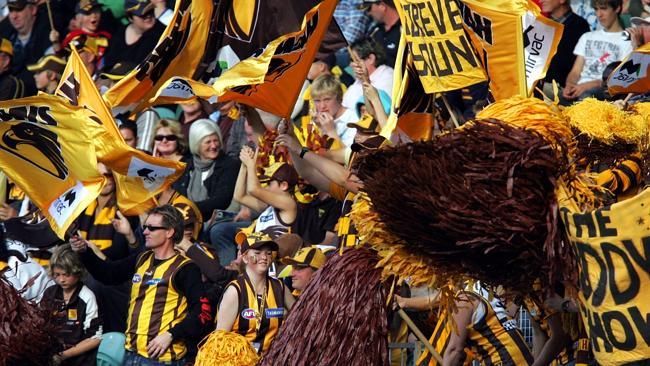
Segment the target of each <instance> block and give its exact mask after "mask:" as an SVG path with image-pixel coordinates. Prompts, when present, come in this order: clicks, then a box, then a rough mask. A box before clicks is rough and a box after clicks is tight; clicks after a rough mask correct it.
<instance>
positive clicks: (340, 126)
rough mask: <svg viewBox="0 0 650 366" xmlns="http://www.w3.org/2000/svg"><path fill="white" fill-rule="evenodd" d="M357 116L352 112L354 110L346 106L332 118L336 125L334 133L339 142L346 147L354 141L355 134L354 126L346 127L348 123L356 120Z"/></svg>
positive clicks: (357, 119)
mask: <svg viewBox="0 0 650 366" xmlns="http://www.w3.org/2000/svg"><path fill="white" fill-rule="evenodd" d="M358 121H359V117H358V116H357V114H356V113H355V112H354V110H352V109H350V108H348V109H346V110H345V112H343V114H342V115H341V116H340V117H339V118H337V119H335V120H334V126H335V127H336V134H337V135H338V136H339V138H340V139H341V142H342V143H343V145H345V146H346V147H348V146H350V145H352V144H353V143H354V136H355V135H356V134H357V129H356V128H350V127H348V123H353V122H358Z"/></svg>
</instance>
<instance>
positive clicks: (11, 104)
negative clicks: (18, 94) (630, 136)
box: [0, 94, 106, 238]
mask: <svg viewBox="0 0 650 366" xmlns="http://www.w3.org/2000/svg"><path fill="white" fill-rule="evenodd" d="M96 119H97V116H96V115H94V114H93V113H92V112H91V111H89V110H87V109H84V108H80V107H75V106H72V105H70V104H68V103H66V102H65V100H63V99H61V98H59V97H56V96H52V95H45V94H43V95H39V96H35V97H29V98H23V99H14V100H9V101H5V102H0V136H1V137H0V169H2V171H3V172H4V173H5V174H6V175H7V176H8V177H9V178H10V179H11V180H13V181H14V182H15V183H16V184H17V185H18V186H19V187H20V188H21V189H22V190H23V191H24V192H25V194H26V195H27V196H29V198H30V199H31V201H32V202H33V203H34V204H35V205H36V207H38V208H39V209H40V210H41V212H42V213H43V215H44V216H45V217H46V218H47V220H48V221H49V223H50V226H51V227H52V230H54V232H55V233H56V235H57V236H59V237H60V238H63V237H64V235H65V232H66V230H67V228H68V227H69V226H70V224H71V223H72V222H73V221H74V220H75V219H76V218H77V216H79V214H80V213H81V212H82V211H83V210H84V209H85V208H86V207H87V206H88V205H89V204H90V203H91V202H92V201H94V200H95V199H96V198H97V196H98V195H99V192H101V190H102V187H103V186H104V184H105V182H106V180H105V178H104V177H103V176H102V175H101V174H99V172H98V171H97V160H96V158H95V148H94V146H93V144H92V143H90V142H89V141H93V140H94V139H96V138H97V137H98V136H99V135H100V134H101V133H102V130H101V128H100V125H98V124H97V123H96V122H95V120H96Z"/></svg>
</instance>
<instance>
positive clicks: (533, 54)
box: [522, 11, 555, 92]
mask: <svg viewBox="0 0 650 366" xmlns="http://www.w3.org/2000/svg"><path fill="white" fill-rule="evenodd" d="M522 25H523V32H524V58H525V69H526V87H527V88H528V91H529V92H530V91H531V89H532V88H533V85H534V84H535V82H536V81H537V80H539V79H541V78H542V77H543V73H544V67H545V66H546V64H547V62H548V59H549V57H550V53H551V48H552V47H553V39H554V38H555V29H554V28H553V27H551V26H548V25H546V24H544V23H542V22H540V21H538V20H537V17H536V16H535V14H533V13H532V12H530V11H527V12H526V13H525V14H524V15H522Z"/></svg>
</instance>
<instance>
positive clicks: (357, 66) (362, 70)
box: [350, 51, 370, 83]
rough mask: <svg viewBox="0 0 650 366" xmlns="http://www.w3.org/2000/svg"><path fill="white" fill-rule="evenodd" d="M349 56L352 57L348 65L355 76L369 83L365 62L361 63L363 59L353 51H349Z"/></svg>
mask: <svg viewBox="0 0 650 366" xmlns="http://www.w3.org/2000/svg"><path fill="white" fill-rule="evenodd" d="M350 58H351V59H352V62H350V67H352V70H353V71H354V76H355V78H357V79H358V80H361V81H362V82H367V83H370V76H369V75H368V69H367V68H366V64H364V63H363V60H362V59H361V58H360V57H359V56H358V55H357V54H356V53H355V52H354V51H352V52H350Z"/></svg>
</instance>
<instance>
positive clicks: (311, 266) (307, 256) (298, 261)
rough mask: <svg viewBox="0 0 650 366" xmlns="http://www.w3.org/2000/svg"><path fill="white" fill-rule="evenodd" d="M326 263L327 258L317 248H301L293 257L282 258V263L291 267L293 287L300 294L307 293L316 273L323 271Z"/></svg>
mask: <svg viewBox="0 0 650 366" xmlns="http://www.w3.org/2000/svg"><path fill="white" fill-rule="evenodd" d="M325 262H327V257H325V254H323V251H321V250H320V249H319V248H316V247H306V248H301V249H300V250H298V252H297V253H296V255H294V256H293V257H284V258H282V263H284V264H286V265H291V287H293V289H294V290H296V291H298V294H299V293H300V292H302V291H305V289H306V288H307V285H308V284H309V282H310V281H311V279H312V277H313V276H314V273H316V271H318V270H319V269H321V268H322V267H323V266H324V265H325ZM296 291H294V294H295V292H296Z"/></svg>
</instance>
